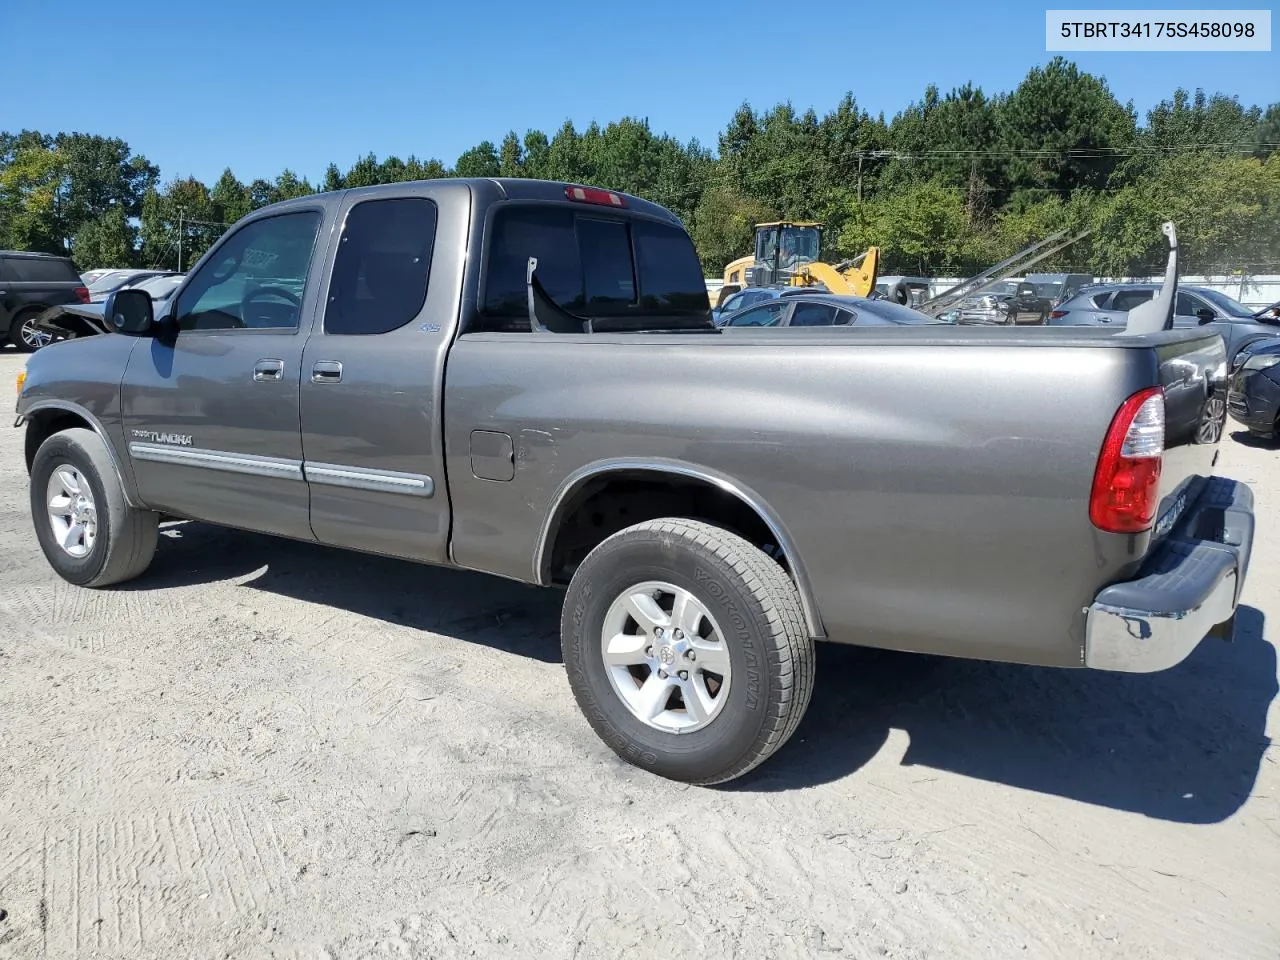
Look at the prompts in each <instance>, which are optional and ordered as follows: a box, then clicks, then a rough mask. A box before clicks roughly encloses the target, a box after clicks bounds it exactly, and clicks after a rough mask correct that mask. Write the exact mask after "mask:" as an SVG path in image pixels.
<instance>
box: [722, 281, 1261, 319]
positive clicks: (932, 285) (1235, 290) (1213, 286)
mask: <svg viewBox="0 0 1280 960" xmlns="http://www.w3.org/2000/svg"><path fill="white" fill-rule="evenodd" d="M964 279H966V278H965V277H935V278H933V279H932V280H930V281H929V296H931V297H932V296H935V295H937V294H939V293H941V292H942V291H943V290H946V289H947V288H948V287H954V286H955V285H956V284H957V283H959V282H960V281H962V280H964ZM1011 279H1015V280H1016V279H1018V278H1017V277H1014V278H1011ZM1163 279H1164V277H1163V275H1160V276H1154V277H1099V278H1098V280H1097V282H1098V283H1159V282H1160V281H1162V280H1163ZM706 281H707V293H709V294H710V295H711V301H712V303H714V302H715V299H716V296H717V294H718V293H719V292H720V288H721V287H722V286H724V281H723V280H722V279H720V278H716V279H712V278H711V277H707V278H706ZM1178 283H1180V284H1183V285H1185V286H1188V287H1205V288H1207V289H1209V290H1218V291H1220V292H1222V293H1225V294H1226V295H1227V296H1229V297H1232V298H1234V299H1236V300H1238V301H1240V302H1241V303H1243V304H1244V305H1245V306H1246V307H1251V308H1253V309H1255V310H1261V309H1262V308H1263V307H1269V306H1271V304H1273V303H1275V302H1276V301H1277V300H1280V274H1274V273H1269V274H1259V275H1257V276H1232V275H1230V274H1218V275H1191V276H1181V277H1179V278H1178Z"/></svg>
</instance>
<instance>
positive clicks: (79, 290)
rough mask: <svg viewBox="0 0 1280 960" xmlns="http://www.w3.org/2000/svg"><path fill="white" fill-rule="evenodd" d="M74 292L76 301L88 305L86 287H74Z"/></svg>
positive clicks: (87, 290)
mask: <svg viewBox="0 0 1280 960" xmlns="http://www.w3.org/2000/svg"><path fill="white" fill-rule="evenodd" d="M74 292H75V295H76V299H77V300H79V301H80V302H81V303H88V302H89V288H88V287H76V289H75V291H74Z"/></svg>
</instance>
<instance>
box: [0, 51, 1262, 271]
mask: <svg viewBox="0 0 1280 960" xmlns="http://www.w3.org/2000/svg"><path fill="white" fill-rule="evenodd" d="M904 99H905V98H904ZM1144 120H1145V122H1144V123H1139V118H1138V116H1137V114H1136V113H1135V111H1134V109H1133V107H1132V106H1131V105H1129V104H1122V103H1121V102H1119V101H1118V100H1117V99H1116V97H1115V96H1114V95H1113V94H1112V92H1111V90H1110V89H1109V88H1108V86H1107V84H1106V81H1105V80H1104V79H1103V78H1101V77H1099V76H1094V75H1091V74H1089V73H1086V72H1083V71H1081V70H1079V69H1078V68H1077V67H1076V66H1075V64H1073V63H1070V62H1068V61H1066V60H1064V59H1062V58H1056V59H1054V60H1051V61H1050V62H1049V63H1047V64H1046V65H1044V66H1042V67H1036V68H1034V69H1032V70H1030V71H1029V72H1028V73H1027V74H1026V76H1025V77H1024V78H1023V80H1022V81H1021V82H1020V83H1019V84H1018V85H1017V86H1016V87H1015V88H1014V89H1012V90H1010V91H1007V92H1002V93H991V92H988V91H984V90H982V89H981V88H980V87H976V86H974V85H972V84H965V85H963V86H960V87H956V88H954V89H952V90H950V91H949V92H945V93H944V92H942V91H940V90H939V89H938V88H937V87H936V86H934V85H929V86H926V87H925V89H924V91H923V94H922V96H920V97H919V98H918V99H915V100H912V101H911V102H910V103H908V104H907V106H906V107H905V108H904V109H903V110H901V111H900V112H899V113H897V114H896V115H895V116H893V118H892V119H891V120H889V121H886V120H885V118H884V116H883V115H880V116H873V115H871V114H869V113H868V112H867V111H866V110H864V109H863V108H862V107H860V106H859V104H858V101H857V99H856V98H855V97H854V95H853V93H852V92H850V93H847V94H846V95H845V96H844V97H843V98H841V99H840V100H839V102H838V103H837V104H836V105H835V107H834V108H832V109H831V110H829V111H828V112H826V113H825V114H820V113H818V112H817V111H814V110H811V109H801V108H797V107H796V106H793V105H792V104H790V103H781V104H776V105H774V106H772V107H769V108H767V109H763V110H758V109H755V108H753V107H752V106H751V105H750V104H748V103H744V104H742V105H741V106H740V107H739V108H738V109H737V110H736V111H735V112H734V114H733V115H732V116H731V117H730V118H729V119H728V123H727V124H726V126H725V127H724V129H723V130H722V131H721V132H720V134H719V137H718V143H717V144H716V146H717V148H718V149H717V150H716V151H714V153H713V151H711V150H708V149H706V148H705V147H703V146H702V145H701V144H700V143H698V142H697V141H696V140H695V141H690V142H687V143H685V142H681V141H679V140H677V139H675V138H673V137H671V136H668V135H666V134H662V133H658V132H655V131H654V130H653V129H652V127H651V126H650V124H649V121H648V120H647V119H646V118H643V117H622V118H620V119H617V120H613V121H611V122H608V123H604V122H601V123H590V124H588V125H587V126H586V128H585V129H578V128H577V127H575V126H574V124H573V122H572V121H570V120H566V121H565V122H564V123H563V124H561V126H560V127H559V128H558V129H555V130H551V131H549V132H544V131H542V130H526V131H525V132H524V133H523V135H521V134H519V133H517V132H516V131H515V130H510V131H508V132H507V133H506V134H505V135H503V136H502V137H501V139H500V140H499V141H498V142H497V143H496V144H495V142H494V141H490V140H484V141H482V142H481V143H479V144H477V145H476V146H474V147H472V148H471V149H469V150H467V151H465V152H464V153H463V154H462V155H461V156H459V157H458V159H457V161H456V162H455V163H454V165H453V167H452V168H447V167H446V166H445V165H444V164H443V163H441V162H440V161H439V160H438V159H435V158H428V159H425V160H424V159H419V158H417V157H416V156H413V155H410V156H408V157H407V158H404V159H402V158H401V157H398V156H388V157H385V158H381V159H380V158H379V157H377V156H376V155H374V154H373V153H366V154H364V155H362V156H359V155H358V156H356V157H354V159H353V160H352V159H351V158H348V161H349V162H350V165H349V166H347V167H345V168H344V167H343V166H341V165H339V164H337V163H330V164H328V166H327V168H326V169H325V171H324V173H323V176H322V177H321V179H320V180H319V181H318V184H317V186H313V185H312V184H311V182H309V181H308V180H307V178H306V177H304V176H301V175H300V174H299V173H297V172H295V171H292V170H284V171H282V172H281V173H280V174H279V175H278V176H275V177H258V178H255V179H253V180H252V181H241V180H239V179H238V178H237V177H236V176H235V174H234V173H233V172H232V171H231V170H229V169H228V170H224V171H223V173H222V175H221V176H220V177H219V178H218V180H217V181H216V182H215V183H214V184H213V185H212V186H211V187H206V185H204V184H202V183H200V182H199V181H196V180H194V179H192V178H190V177H178V178H171V179H169V180H168V181H167V182H166V183H164V184H163V185H162V184H161V183H160V179H159V171H158V170H157V168H156V167H155V166H154V165H153V164H151V163H150V162H148V161H147V160H146V159H145V158H144V157H142V156H140V155H137V154H134V153H133V151H132V150H131V148H130V146H129V144H127V143H125V142H124V141H123V140H120V139H119V138H115V137H109V136H98V135H91V134H85V133H59V134H56V135H52V134H46V133H42V132H40V131H38V130H21V131H17V132H0V246H4V247H10V248H15V247H16V248H19V249H33V250H49V251H64V252H65V251H71V252H72V253H73V255H74V256H75V257H76V258H77V260H78V261H79V260H81V259H82V258H83V257H90V258H97V262H94V263H92V264H90V263H82V264H81V265H82V266H106V265H111V264H108V263H107V262H106V261H105V260H103V259H102V258H107V257H110V258H114V262H116V263H118V264H120V265H126V264H130V263H133V264H138V265H144V266H150V265H156V266H176V265H177V253H178V247H179V241H181V246H182V262H183V266H184V267H185V266H189V265H190V264H191V263H192V262H193V260H194V259H195V257H197V256H199V254H201V253H202V252H203V251H204V250H206V249H207V248H208V246H209V244H211V243H212V242H213V241H214V239H216V237H217V236H218V235H219V234H220V232H221V231H222V230H224V229H225V228H226V226H227V225H228V224H231V223H233V222H235V221H236V220H238V219H240V218H241V217H243V216H244V215H245V214H247V213H249V212H250V211H252V210H255V209H257V208H259V207H261V206H264V205H265V204H269V203H274V202H277V201H280V200H287V199H290V198H294V197H301V196H306V195H308V194H310V193H313V192H315V191H316V190H317V189H319V190H324V191H335V190H343V189H350V188H359V187H367V186H372V185H375V184H380V183H394V182H399V181H408V180H422V179H436V178H442V177H450V176H470V177H489V176H503V177H534V178H539V179H548V180H564V181H569V182H575V183H588V184H592V185H595V186H600V187H606V188H609V189H614V190H622V191H626V192H628V193H633V194H637V195H639V196H642V197H645V198H646V199H650V200H653V201H655V202H657V203H660V204H662V205H663V206H666V207H668V208H669V209H670V210H672V211H673V212H675V213H676V215H677V216H679V217H680V218H681V219H682V220H683V221H684V223H685V225H686V227H688V228H689V231H690V233H691V234H692V236H693V237H694V240H695V243H696V244H697V247H698V252H699V255H700V257H701V258H702V262H703V265H704V267H705V269H706V270H707V271H708V272H709V273H710V274H712V275H717V274H719V273H720V271H721V270H722V269H723V267H724V265H725V263H727V262H728V261H730V260H734V259H737V258H738V257H741V256H743V255H745V254H747V253H748V252H749V251H750V247H751V239H752V225H753V224H754V223H756V222H759V221H761V220H769V219H776V218H779V217H786V218H791V219H803V220H818V221H821V222H822V223H824V224H825V226H826V231H825V237H826V240H825V244H826V247H827V251H826V257H827V259H828V260H830V261H834V260H837V259H840V258H841V257H846V256H853V255H856V254H858V253H860V252H861V251H862V250H864V249H865V248H866V247H867V246H869V245H871V244H875V245H877V246H879V247H880V248H881V251H882V255H883V257H884V261H883V269H884V271H885V272H886V273H892V272H905V273H912V274H915V273H934V274H947V273H966V272H969V271H972V270H977V269H980V268H982V267H984V266H987V265H989V264H991V263H992V262H994V261H996V260H998V259H1001V258H1003V257H1006V256H1009V255H1010V254H1012V253H1014V252H1016V251H1017V250H1019V249H1022V248H1023V247H1025V246H1027V245H1029V244H1031V243H1033V242H1035V241H1036V240H1039V239H1042V238H1044V237H1046V236H1048V235H1049V234H1052V233H1054V232H1056V231H1058V230H1062V229H1078V228H1082V227H1091V228H1093V230H1094V233H1093V234H1092V235H1091V236H1090V237H1089V238H1088V239H1087V240H1086V241H1084V242H1081V243H1079V244H1076V245H1075V246H1074V247H1072V248H1070V249H1068V250H1065V251H1062V252H1061V253H1059V254H1056V255H1055V256H1054V257H1052V258H1050V259H1048V260H1045V261H1042V262H1041V263H1040V264H1039V265H1038V266H1039V267H1042V268H1045V269H1051V268H1055V267H1056V268H1064V267H1068V266H1070V267H1073V268H1079V267H1088V268H1091V269H1094V270H1096V271H1098V272H1101V273H1122V274H1123V273H1144V272H1149V271H1150V270H1151V269H1154V268H1157V267H1158V266H1159V265H1160V263H1161V262H1162V261H1163V258H1164V252H1163V251H1164V247H1163V240H1162V237H1161V235H1160V233H1159V224H1160V223H1161V221H1163V220H1165V219H1169V218H1173V219H1174V220H1175V221H1176V222H1177V224H1178V231H1179V236H1180V237H1181V238H1182V242H1183V252H1184V257H1183V266H1184V269H1185V270H1187V271H1196V270H1200V269H1210V268H1213V267H1218V268H1228V267H1233V266H1234V267H1248V268H1250V269H1256V270H1268V271H1270V270H1276V269H1280V238H1277V226H1276V224H1277V223H1280V216H1277V211H1278V201H1277V194H1278V192H1280V187H1277V179H1278V177H1277V173H1276V164H1277V163H1280V161H1276V160H1274V157H1275V155H1276V152H1277V147H1280V103H1276V104H1271V105H1269V106H1267V107H1265V108H1262V107H1258V106H1248V105H1245V104H1242V103H1240V102H1239V101H1238V100H1237V99H1235V98H1232V97H1227V96H1224V95H1222V94H1206V93H1205V92H1204V91H1203V90H1195V91H1188V90H1184V89H1177V90H1174V91H1173V93H1172V95H1171V96H1170V97H1169V98H1168V99H1167V100H1165V101H1163V102H1161V103H1159V104H1157V105H1156V106H1155V107H1154V108H1153V109H1151V110H1150V111H1148V112H1147V114H1146V115H1145V118H1144ZM495 133H496V131H495ZM180 224H181V229H180V227H179V225H180Z"/></svg>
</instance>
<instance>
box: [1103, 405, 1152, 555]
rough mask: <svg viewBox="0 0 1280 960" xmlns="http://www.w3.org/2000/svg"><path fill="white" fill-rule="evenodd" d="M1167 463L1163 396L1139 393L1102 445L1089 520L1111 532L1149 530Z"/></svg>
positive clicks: (1121, 412)
mask: <svg viewBox="0 0 1280 960" xmlns="http://www.w3.org/2000/svg"><path fill="white" fill-rule="evenodd" d="M1163 462H1164V391H1163V390H1161V389H1160V388H1159V387H1149V388H1148V389H1146V390H1140V391H1138V392H1137V393H1135V394H1134V395H1133V396H1131V397H1130V398H1129V399H1128V400H1126V401H1125V402H1124V403H1122V404H1121V405H1120V409H1119V410H1117V411H1116V415H1115V417H1114V418H1112V420H1111V428H1110V429H1109V430H1107V436H1106V438H1105V439H1104V440H1103V441H1102V452H1101V453H1099V454H1098V466H1097V468H1096V469H1095V470H1094V472H1093V491H1092V493H1091V494H1090V496H1089V519H1090V520H1091V521H1093V525H1094V526H1095V527H1097V528H1098V529H1099V530H1105V531H1107V532H1108V533H1140V532H1142V531H1143V530H1146V529H1147V528H1148V527H1150V526H1151V522H1152V521H1153V520H1154V519H1155V515H1156V507H1157V506H1158V505H1159V499H1160V468H1161V465H1162V464H1163Z"/></svg>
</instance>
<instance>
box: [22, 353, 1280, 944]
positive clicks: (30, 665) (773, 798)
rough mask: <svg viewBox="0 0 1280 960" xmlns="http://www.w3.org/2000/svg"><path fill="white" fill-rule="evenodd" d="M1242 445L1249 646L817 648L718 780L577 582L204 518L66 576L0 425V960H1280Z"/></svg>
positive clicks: (1273, 762)
mask: <svg viewBox="0 0 1280 960" xmlns="http://www.w3.org/2000/svg"><path fill="white" fill-rule="evenodd" d="M20 362H21V361H20V358H18V357H16V356H15V355H13V354H12V352H6V354H5V355H4V356H3V357H2V358H0V385H3V384H9V383H12V382H13V377H14V375H16V373H17V371H18V369H19V366H20ZM5 389H8V388H7V387H6V388H5ZM1220 470H1221V472H1224V473H1227V474H1230V475H1232V476H1234V477H1237V478H1239V479H1243V480H1247V481H1249V482H1250V483H1252V484H1253V485H1254V489H1255V492H1256V493H1257V495H1258V499H1259V501H1260V510H1259V528H1258V533H1257V541H1256V547H1255V553H1254V560H1253V566H1252V569H1251V570H1250V574H1249V581H1248V584H1247V588H1246V591H1245V603H1246V604H1247V606H1246V608H1245V609H1243V610H1242V612H1241V615H1240V621H1239V622H1240V632H1239V636H1238V639H1237V642H1236V643H1235V644H1234V645H1227V644H1224V643H1222V642H1220V641H1213V642H1211V641H1206V642H1205V643H1203V644H1202V645H1201V647H1200V649H1198V650H1197V651H1196V653H1195V654H1194V655H1193V656H1192V657H1191V659H1189V660H1188V661H1187V662H1185V663H1183V664H1182V665H1180V666H1178V667H1176V668H1174V669H1172V670H1169V671H1167V672H1164V673H1161V674H1157V675H1151V676H1114V675H1106V674H1089V673H1085V672H1079V671H1053V670H1042V669H1029V668H1022V667H1012V666H1004V665H994V664H983V663H966V662H960V661H948V660H944V659H926V658H919V657H911V656H901V655H888V654H881V653H875V652H871V651H859V650H856V649H849V648H840V647H823V648H821V649H820V653H819V660H818V683H817V690H816V692H815V694H814V702H813V706H812V708H811V709H810V712H809V715H808V717H807V718H806V720H805V723H804V725H803V726H802V727H801V728H800V731H799V733H798V734H797V735H796V738H795V739H793V740H792V742H791V743H790V744H788V745H787V747H785V748H784V749H783V751H782V752H780V753H779V754H777V755H776V756H775V757H774V759H773V760H772V761H771V762H769V763H768V764H767V765H766V766H765V767H763V768H761V769H760V770H759V771H757V773H756V774H755V775H752V776H750V777H749V778H747V779H745V780H743V781H739V782H738V783H737V784H735V785H732V786H730V787H728V788H719V789H700V788H688V787H683V786H680V785H677V784H673V783H670V782H667V781H664V780H660V779H657V778H654V777H651V776H648V775H646V774H643V773H641V772H639V771H637V770H635V769H634V768H632V767H629V766H626V765H624V764H623V763H621V762H620V761H618V760H616V759H615V758H614V756H613V754H611V753H610V752H609V751H608V750H607V749H606V748H605V747H604V746H603V744H601V743H600V742H599V741H598V740H597V739H596V737H595V736H594V734H592V732H591V731H590V729H589V728H588V726H587V724H586V722H585V721H584V720H583V719H582V717H581V716H580V715H579V714H578V712H577V710H576V708H575V706H574V701H573V698H572V696H571V695H570V693H569V690H568V687H567V685H566V682H565V678H564V675H563V669H562V667H561V664H560V662H559V645H558V638H557V630H558V620H557V615H558V610H557V602H558V595H556V594H554V593H544V592H541V591H537V590H534V589H531V588H524V587H521V586H519V585H517V584H512V583H508V582H505V581H500V580H495V579H489V578H485V577H482V576H478V575H470V574H463V573H457V572H452V571H446V570H435V569H430V568H423V567H416V566H413V565H410V564H405V563H398V562H392V561H384V560H380V559H377V558H370V557H364V556H356V555H349V554H344V553H340V552H336V551H331V550H326V549H323V548H319V547H313V546H308V545H302V544H294V543H288V542H284V541H278V540H273V539H270V538H266V537H260V536H254V535H250V534H245V533H237V532H230V531H223V530H218V529H214V528H210V527H206V526H201V525H198V524H172V525H168V526H167V527H166V529H165V531H164V537H163V539H162V543H161V547H160V552H159V554H158V556H157V560H156V563H155V565H154V566H153V568H152V570H151V571H150V573H149V574H148V575H147V576H146V577H145V578H143V579H142V580H140V581H138V582H136V583H133V584H130V585H127V586H126V587H124V588H120V589H115V590H110V591H104V592H89V591H83V590H78V589H75V588H72V587H69V586H67V585H66V584H64V583H63V582H62V581H60V580H58V579H57V578H55V576H54V575H53V574H52V572H51V571H50V570H49V568H48V566H47V565H46V564H45V562H44V559H43V557H42V556H41V554H40V552H39V549H38V547H37V546H36V542H35V539H34V537H33V535H32V532H31V521H30V519H29V513H28V506H27V486H26V474H25V470H24V467H23V464H22V433H21V431H19V430H0V738H2V739H0V746H2V749H0V911H2V913H0V915H2V916H3V919H0V958H5V960H8V958H20V960H28V958H31V960H37V958H42V957H112V958H115V957H120V958H129V960H147V958H156V960H175V958H183V960H186V958H192V960H196V958H236V960H240V958H258V957H264V958H266V957H272V958H333V960H339V958H341V960H346V958H365V957H376V958H384V957H385V958H393V957H394V958H403V957H424V958H425V957H469V956H477V957H512V958H522V960H524V958H537V960H557V958H570V957H579V958H590V957H622V956H625V957H663V958H668V957H685V956H690V957H695V956H696V957H698V958H700V960H714V958H720V957H724V958H728V957H751V958H779V957H818V958H825V957H833V958H837V957H856V958H863V957H866V958H871V960H878V958H880V957H898V958H924V957H969V956H972V957H982V958H990V957H1020V956H1026V957H1036V958H1040V957H1058V956H1063V957H1072V958H1087V957H1123V958H1126V960H1139V958H1160V960H1168V958H1175V957H1206V958H1210V957H1211V958H1223V957H1230V958H1233V960H1244V958H1254V957H1257V958H1271V960H1274V958H1276V957H1278V956H1280V907H1278V901H1277V893H1278V891H1280V749H1277V747H1276V746H1274V745H1273V744H1272V738H1273V737H1274V736H1275V735H1276V733H1277V731H1278V730H1280V708H1278V707H1277V706H1276V704H1275V699H1276V693H1277V669H1276V648H1275V646H1274V643H1275V641H1276V638H1277V637H1278V636H1280V633H1278V632H1277V631H1280V589H1277V584H1278V583H1280V577H1278V576H1277V574H1278V572H1280V450H1277V449H1274V448H1267V447H1262V446H1257V445H1250V444H1247V443H1244V442H1242V441H1241V440H1240V439H1239V438H1238V437H1231V436H1229V437H1227V438H1226V439H1224V442H1223V456H1222V460H1221V462H1220Z"/></svg>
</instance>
